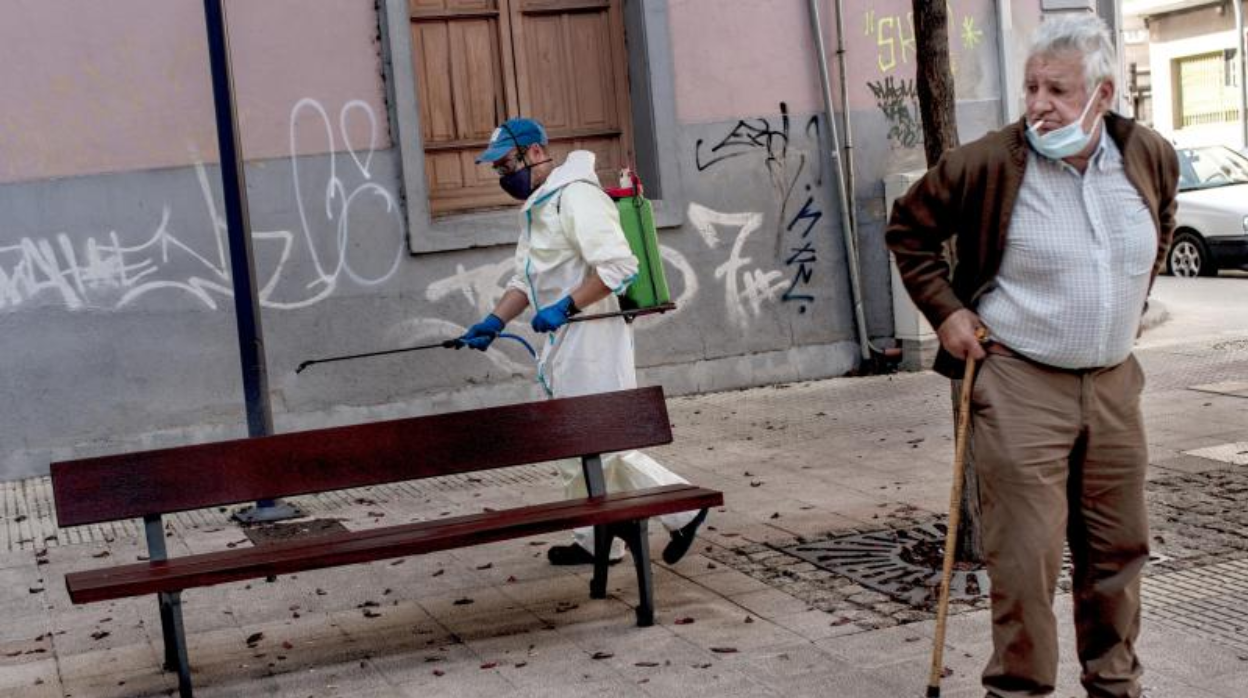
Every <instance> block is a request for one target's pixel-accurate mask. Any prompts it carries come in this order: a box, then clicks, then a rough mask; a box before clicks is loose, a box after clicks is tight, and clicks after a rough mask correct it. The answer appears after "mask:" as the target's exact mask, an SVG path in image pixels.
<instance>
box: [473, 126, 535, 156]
mask: <svg viewBox="0 0 1248 698" xmlns="http://www.w3.org/2000/svg"><path fill="white" fill-rule="evenodd" d="M534 143H538V144H541V145H546V129H544V128H542V125H541V124H539V123H537V122H536V121H534V120H533V119H525V118H523V117H516V118H514V119H508V120H506V121H504V122H503V123H502V124H501V125H499V127H498V128H496V129H494V133H493V135H491V136H490V145H489V146H488V147H487V148H486V149H485V151H484V152H482V153H481V154H480V155H478V156H477V162H479V163H480V162H497V161H498V160H501V159H502V158H503V156H505V155H506V154H507V153H510V152H511V149H512V148H526V147H528V146H530V145H533V144H534Z"/></svg>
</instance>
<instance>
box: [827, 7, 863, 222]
mask: <svg viewBox="0 0 1248 698" xmlns="http://www.w3.org/2000/svg"><path fill="white" fill-rule="evenodd" d="M834 7H835V9H836V72H837V77H838V78H840V80H841V114H842V115H843V116H844V120H843V121H842V122H841V126H842V127H843V129H844V133H843V136H844V140H845V147H844V148H843V149H842V150H843V152H844V154H845V158H844V160H842V161H841V162H842V163H843V169H844V172H845V191H847V192H849V196H850V197H851V198H850V201H854V199H853V196H854V192H855V191H856V188H855V186H856V185H855V184H854V180H855V177H854V129H853V125H852V124H851V123H850V118H849V80H847V79H846V76H847V75H848V74H849V71H848V70H847V69H846V67H845V12H844V9H845V8H844V6H843V5H842V3H841V0H836V3H835V5H834ZM820 31H822V30H820ZM829 114H831V112H829ZM828 118H831V116H829V117H828ZM849 224H850V226H851V227H852V228H853V229H854V239H855V240H857V236H858V207H857V206H850V207H849Z"/></svg>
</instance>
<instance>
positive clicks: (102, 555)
mask: <svg viewBox="0 0 1248 698" xmlns="http://www.w3.org/2000/svg"><path fill="white" fill-rule="evenodd" d="M109 555H112V553H110V552H108V551H107V550H101V551H100V552H98V553H96V554H94V555H92V556H91V557H94V558H96V559H100V558H105V557H108V556H109Z"/></svg>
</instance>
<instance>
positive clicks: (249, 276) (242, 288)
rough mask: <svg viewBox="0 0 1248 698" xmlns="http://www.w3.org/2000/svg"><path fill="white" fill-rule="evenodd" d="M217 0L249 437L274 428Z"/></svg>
mask: <svg viewBox="0 0 1248 698" xmlns="http://www.w3.org/2000/svg"><path fill="white" fill-rule="evenodd" d="M221 2H222V0H204V20H205V22H204V23H205V25H206V27H207V29H208V62H209V65H210V66H211V68H212V98H213V103H214V105H215V107H216V119H217V150H218V151H219V153H220V156H221V195H222V198H223V199H224V201H225V222H226V229H227V232H228V235H229V241H230V276H231V277H232V278H233V281H234V315H235V318H236V321H237V323H238V353H239V360H240V362H241V364H242V370H243V397H244V399H245V401H246V404H247V433H248V435H249V436H251V437H252V438H255V437H258V436H268V435H269V434H272V433H273V411H272V409H271V408H270V406H269V376H268V370H267V367H266V365H265V360H264V334H263V331H262V329H261V327H260V301H259V298H258V297H257V296H256V285H255V276H256V267H255V261H254V259H253V255H252V250H251V220H250V217H249V215H248V213H247V191H246V186H247V185H246V178H245V177H244V174H243V160H242V148H241V147H240V146H239V140H238V115H237V113H236V112H235V109H234V78H233V75H232V74H231V72H230V38H229V33H228V31H227V28H226V22H225V8H224V7H223V6H222V4H221ZM298 515H301V513H300V512H298V511H297V510H295V509H294V508H293V507H290V506H289V505H285V504H281V503H277V502H274V501H271V500H261V501H259V502H257V503H256V506H255V507H254V508H252V509H250V510H248V511H246V512H241V513H236V514H235V518H238V519H239V520H240V521H245V522H252V521H274V520H278V519H284V518H290V517H292V516H298Z"/></svg>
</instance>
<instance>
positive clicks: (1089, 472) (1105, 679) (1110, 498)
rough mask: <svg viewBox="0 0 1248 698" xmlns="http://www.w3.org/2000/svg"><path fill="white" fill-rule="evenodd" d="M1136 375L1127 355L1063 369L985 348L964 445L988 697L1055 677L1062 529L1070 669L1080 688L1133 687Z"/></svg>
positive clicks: (1102, 693) (1049, 683)
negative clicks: (979, 517)
mask: <svg viewBox="0 0 1248 698" xmlns="http://www.w3.org/2000/svg"><path fill="white" fill-rule="evenodd" d="M1143 387H1144V373H1143V371H1142V370H1141V368H1140V365H1139V363H1138V362H1137V361H1136V360H1135V357H1130V358H1128V359H1127V360H1126V361H1124V362H1122V363H1121V364H1118V365H1117V366H1112V367H1109V368H1102V369H1090V370H1086V371H1069V370H1063V369H1056V368H1051V367H1047V366H1043V365H1040V364H1036V363H1034V362H1031V361H1027V360H1025V359H1022V358H1018V357H1016V356H1002V355H997V354H989V355H988V357H987V358H986V359H985V360H984V362H983V363H982V365H981V367H980V370H979V375H978V377H977V378H976V381H975V386H974V389H973V391H972V410H971V411H972V422H971V424H972V433H973V434H974V436H973V438H972V441H971V445H970V450H971V456H972V458H973V462H974V463H975V467H976V468H978V475H979V480H980V504H981V506H982V508H983V537H984V549H985V553H986V556H987V563H988V574H989V577H990V579H991V581H992V624H993V627H992V641H993V653H992V658H991V659H990V660H989V662H988V666H987V668H986V669H985V670H984V673H983V685H984V687H985V688H986V689H987V691H988V696H989V697H1001V698H1012V697H1014V696H1043V695H1048V694H1050V693H1051V692H1052V691H1053V690H1054V685H1055V682H1056V676H1057V659H1058V648H1057V624H1056V620H1055V618H1054V615H1053V595H1054V592H1055V590H1056V586H1057V578H1058V572H1059V571H1060V569H1061V565H1062V541H1063V539H1065V540H1067V541H1068V543H1069V545H1070V551H1071V558H1072V562H1073V563H1074V572H1073V578H1072V581H1073V592H1074V599H1073V600H1074V610H1075V630H1076V636H1077V651H1078V656H1079V662H1080V664H1081V666H1082V668H1083V673H1082V676H1081V679H1082V682H1083V685H1084V687H1085V688H1086V689H1087V692H1088V695H1089V696H1091V697H1092V698H1103V697H1113V698H1137V697H1138V696H1139V695H1140V690H1141V689H1140V674H1141V673H1142V669H1141V666H1140V662H1139V659H1138V658H1137V657H1136V653H1135V642H1136V638H1137V637H1138V635H1139V630H1140V572H1141V570H1142V569H1143V567H1144V563H1145V562H1146V561H1147V560H1148V519H1147V516H1146V512H1145V506H1144V474H1145V470H1146V468H1147V465H1148V452H1147V442H1146V440H1145V436H1144V424H1143V418H1142V416H1141V413H1140V393H1141V391H1142V390H1143Z"/></svg>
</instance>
